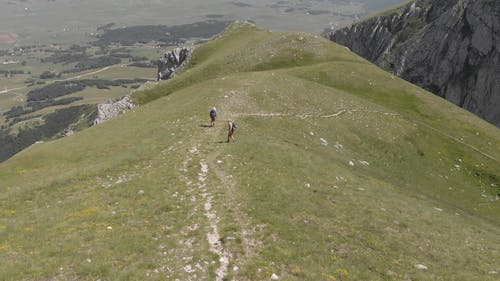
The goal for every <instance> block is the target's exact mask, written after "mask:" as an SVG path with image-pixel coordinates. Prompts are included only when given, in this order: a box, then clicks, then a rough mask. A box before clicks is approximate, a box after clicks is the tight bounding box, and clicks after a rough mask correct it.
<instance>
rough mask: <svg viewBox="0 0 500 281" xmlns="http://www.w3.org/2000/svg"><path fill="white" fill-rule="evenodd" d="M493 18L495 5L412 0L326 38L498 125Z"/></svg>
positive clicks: (498, 41) (497, 46)
mask: <svg viewBox="0 0 500 281" xmlns="http://www.w3.org/2000/svg"><path fill="white" fill-rule="evenodd" d="M499 18H500V2H498V1H491V0H477V1H469V0H466V1H461V0H460V1H459V0H444V1H442V0H440V1H437V0H418V1H410V2H408V3H407V4H406V5H402V6H400V7H398V8H396V9H392V10H388V11H386V12H384V13H381V14H379V15H376V16H374V17H371V18H369V19H366V20H364V21H361V22H359V23H356V24H354V25H352V26H351V27H348V28H344V29H341V30H338V31H336V32H334V33H332V34H331V36H330V38H331V40H333V41H335V42H337V43H339V44H342V45H345V46H347V47H349V48H350V49H351V50H353V51H354V52H355V53H357V54H359V55H361V56H362V57H365V58H367V59H368V60H370V61H372V62H374V63H375V64H377V65H379V66H381V67H383V68H386V69H390V70H391V71H393V72H394V73H395V74H396V75H397V76H399V77H402V78H403V79H405V80H407V81H410V82H412V83H415V84H417V85H419V86H421V87H423V88H425V89H427V90H429V91H431V92H433V93H435V94H437V95H439V96H441V97H443V98H446V99H447V100H449V101H451V102H453V103H454V104H456V105H458V106H460V107H463V108H465V109H467V110H469V111H471V112H473V113H474V114H476V115H478V116H480V117H481V118H483V119H485V120H487V121H489V122H491V123H493V124H495V125H496V126H500V111H499V110H498V108H500V94H499V93H500V80H499V79H498V77H499V75H500V68H499V65H500V36H499V31H500V21H499V20H498V19H499Z"/></svg>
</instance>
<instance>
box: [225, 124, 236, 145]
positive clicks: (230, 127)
mask: <svg viewBox="0 0 500 281" xmlns="http://www.w3.org/2000/svg"><path fill="white" fill-rule="evenodd" d="M227 125H228V127H227V142H229V140H233V142H234V137H233V134H234V131H235V130H236V123H235V122H233V121H232V120H227Z"/></svg>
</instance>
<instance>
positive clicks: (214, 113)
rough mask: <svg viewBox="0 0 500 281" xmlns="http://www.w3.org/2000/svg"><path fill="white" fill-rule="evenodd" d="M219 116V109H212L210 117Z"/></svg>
mask: <svg viewBox="0 0 500 281" xmlns="http://www.w3.org/2000/svg"><path fill="white" fill-rule="evenodd" d="M216 116H217V111H215V110H213V109H212V110H210V117H212V118H215V117H216Z"/></svg>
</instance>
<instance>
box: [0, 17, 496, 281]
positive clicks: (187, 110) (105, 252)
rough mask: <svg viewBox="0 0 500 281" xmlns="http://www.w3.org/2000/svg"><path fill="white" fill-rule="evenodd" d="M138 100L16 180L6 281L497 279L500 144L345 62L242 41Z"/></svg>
mask: <svg viewBox="0 0 500 281" xmlns="http://www.w3.org/2000/svg"><path fill="white" fill-rule="evenodd" d="M132 99H133V100H134V101H135V103H136V104H139V105H140V106H138V107H136V108H135V109H134V110H133V111H130V112H128V113H126V114H123V115H121V116H119V117H118V118H116V119H113V120H110V121H107V122H105V123H103V124H100V125H97V126H94V127H91V128H89V129H86V130H83V131H80V132H77V133H75V134H73V135H71V136H68V137H65V138H62V139H59V140H55V141H49V142H45V143H39V144H34V145H32V146H30V147H29V148H27V149H26V150H24V151H22V152H20V153H19V154H17V155H15V156H14V157H12V158H11V159H9V160H7V161H6V162H3V163H1V164H0V183H1V185H0V190H1V192H0V264H2V266H1V267H0V276H2V279H4V280H68V279H69V280H97V279H100V280H176V279H178V280H410V279H411V280H439V279H442V280H474V279H477V280H497V279H498V272H499V271H500V269H499V268H498V264H499V263H498V256H499V255H498V254H499V252H500V246H499V245H500V219H499V217H498V214H499V212H500V205H499V202H500V201H499V198H500V189H499V186H500V180H499V178H500V165H499V159H500V131H499V129H498V128H496V127H494V126H492V125H490V124H488V123H486V122H484V121H483V120H481V119H479V118H477V117H475V116H474V115H472V114H471V113H469V112H467V111H464V110H463V109H461V108H458V107H456V106H455V105H453V104H451V103H449V102H447V101H445V100H442V99H440V98H438V97H436V96H435V95H432V94H431V93H429V92H426V91H425V90H422V89H421V88H418V87H416V86H414V85H412V84H410V83H407V82H405V81H403V80H401V79H399V78H398V77H394V76H393V75H391V74H389V73H387V72H385V71H383V70H380V69H379V68H378V67H376V66H375V65H372V64H371V63H369V62H368V61H366V60H364V59H362V58H360V57H358V56H357V55H355V54H353V53H352V52H350V51H349V50H347V49H346V48H344V47H342V46H339V45H337V44H333V43H331V42H330V41H329V40H326V39H324V38H321V37H319V36H315V35H311V34H307V33H293V32H288V33H281V32H271V31H268V30H263V29H259V28H257V27H255V26H253V25H250V24H234V25H231V26H230V27H228V29H227V30H226V31H225V32H224V33H222V34H221V35H220V36H218V37H217V38H216V39H215V40H213V41H211V42H208V43H206V44H203V45H201V46H198V47H197V48H196V49H195V50H194V52H193V54H192V57H191V60H190V63H189V65H187V66H186V68H185V70H184V72H183V73H182V74H181V75H179V76H176V77H174V78H173V79H171V80H168V81H165V82H161V83H160V84H159V85H158V86H157V87H155V88H153V89H150V90H145V91H140V92H135V93H134V94H133V96H132ZM212 106H215V107H216V108H217V109H218V119H217V121H216V124H215V127H213V128H212V127H208V125H209V124H210V123H209V122H210V120H209V118H208V117H209V115H208V113H209V110H210V108H211V107H212ZM228 119H231V120H234V121H236V123H237V124H238V129H237V131H236V133H235V138H236V142H234V143H233V142H232V143H226V140H227V134H226V131H227V120H228Z"/></svg>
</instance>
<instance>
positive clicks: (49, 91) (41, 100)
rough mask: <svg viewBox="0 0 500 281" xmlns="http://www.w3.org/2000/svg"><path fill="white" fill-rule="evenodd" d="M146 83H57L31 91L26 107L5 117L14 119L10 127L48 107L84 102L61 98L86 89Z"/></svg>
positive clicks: (103, 81)
mask: <svg viewBox="0 0 500 281" xmlns="http://www.w3.org/2000/svg"><path fill="white" fill-rule="evenodd" d="M146 81H148V80H147V79H140V78H136V79H116V80H102V79H83V80H75V81H64V82H55V83H51V84H48V85H46V86H43V87H41V88H39V89H35V90H31V91H29V92H28V94H27V101H26V106H14V107H12V108H11V109H10V110H9V111H7V112H5V113H3V115H4V116H5V117H6V118H7V119H12V120H10V122H9V125H13V124H15V123H17V122H19V121H23V120H22V119H21V118H20V116H22V115H25V114H28V113H32V112H35V111H38V110H40V109H43V108H46V107H50V106H56V105H66V104H71V103H73V102H75V101H79V100H82V99H83V97H67V98H59V97H62V96H66V95H70V94H73V93H76V92H79V91H82V90H84V89H85V88H86V87H97V88H98V89H109V88H110V87H118V86H125V85H128V84H142V83H144V82H146ZM135 86H137V87H135ZM138 87H139V85H134V86H132V88H134V89H135V88H138ZM56 98H58V99H56Z"/></svg>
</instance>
